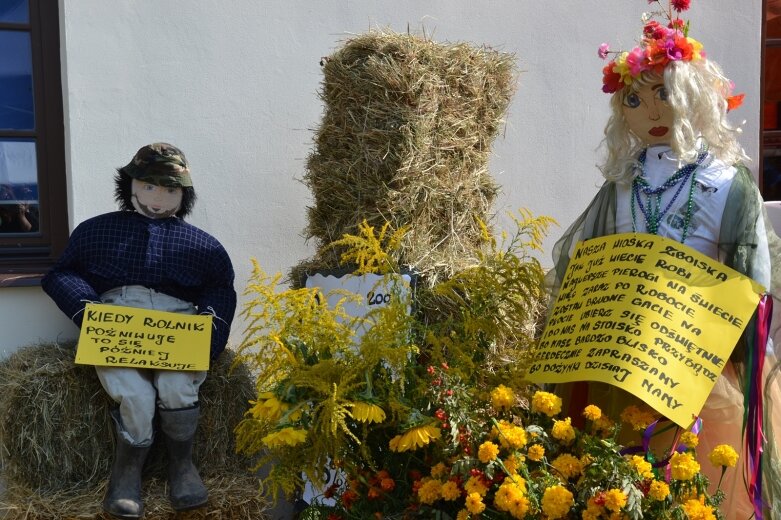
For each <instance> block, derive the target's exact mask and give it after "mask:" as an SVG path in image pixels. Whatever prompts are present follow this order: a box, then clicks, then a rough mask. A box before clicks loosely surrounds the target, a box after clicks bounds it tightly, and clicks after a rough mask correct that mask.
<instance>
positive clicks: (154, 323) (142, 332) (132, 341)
mask: <svg viewBox="0 0 781 520" xmlns="http://www.w3.org/2000/svg"><path fill="white" fill-rule="evenodd" d="M211 334H212V317H211V316H210V315H200V314H198V315H195V314H179V313H175V312H163V311H154V310H149V309H138V308H135V307H122V306H119V305H108V304H101V303H99V304H93V303H88V304H87V307H86V309H85V310H84V321H83V322H82V324H81V334H80V335H79V343H78V346H77V350H76V363H77V364H81V365H99V366H110V367H133V368H151V369H155V370H208V369H209V350H210V346H211Z"/></svg>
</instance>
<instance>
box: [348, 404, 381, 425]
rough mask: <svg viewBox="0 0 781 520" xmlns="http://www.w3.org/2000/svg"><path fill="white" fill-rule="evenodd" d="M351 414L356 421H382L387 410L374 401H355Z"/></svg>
mask: <svg viewBox="0 0 781 520" xmlns="http://www.w3.org/2000/svg"><path fill="white" fill-rule="evenodd" d="M350 415H352V416H353V419H355V420H356V421H359V422H365V423H381V422H383V421H384V420H385V410H383V409H382V408H380V407H379V406H377V405H376V404H372V403H362V402H359V403H353V405H352V411H351V412H350Z"/></svg>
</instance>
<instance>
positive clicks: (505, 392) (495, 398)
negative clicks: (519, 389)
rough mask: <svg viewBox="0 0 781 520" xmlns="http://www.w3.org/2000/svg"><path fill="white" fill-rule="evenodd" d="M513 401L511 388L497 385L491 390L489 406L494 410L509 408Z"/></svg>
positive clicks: (513, 396) (513, 395) (513, 394)
mask: <svg viewBox="0 0 781 520" xmlns="http://www.w3.org/2000/svg"><path fill="white" fill-rule="evenodd" d="M514 402H515V393H514V392H513V389H512V388H508V387H506V386H504V385H499V386H497V387H496V388H494V389H493V390H491V406H493V407H494V410H496V411H502V410H509V409H510V408H511V407H512V405H513V403H514Z"/></svg>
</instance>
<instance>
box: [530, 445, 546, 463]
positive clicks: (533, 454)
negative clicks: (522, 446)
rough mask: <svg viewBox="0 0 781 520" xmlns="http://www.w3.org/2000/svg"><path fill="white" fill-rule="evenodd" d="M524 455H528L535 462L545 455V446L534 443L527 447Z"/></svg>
mask: <svg viewBox="0 0 781 520" xmlns="http://www.w3.org/2000/svg"><path fill="white" fill-rule="evenodd" d="M526 456H527V457H529V459H530V460H533V461H535V462H537V461H539V460H540V459H542V458H543V457H544V456H545V448H544V447H543V446H542V445H541V444H534V445H533V446H530V447H529V451H527V452H526Z"/></svg>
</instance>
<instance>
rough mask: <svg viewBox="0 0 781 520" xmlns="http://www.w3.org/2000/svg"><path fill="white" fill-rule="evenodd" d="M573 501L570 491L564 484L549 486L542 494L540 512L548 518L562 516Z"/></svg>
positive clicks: (552, 519) (551, 519) (567, 511)
mask: <svg viewBox="0 0 781 520" xmlns="http://www.w3.org/2000/svg"><path fill="white" fill-rule="evenodd" d="M574 503H575V500H574V497H573V496H572V493H570V491H569V490H568V489H567V488H565V487H564V486H559V485H556V486H551V487H549V488H547V489H546V490H545V492H544V493H543V495H542V512H543V513H545V514H546V515H548V518H549V519H550V520H554V519H556V518H563V517H565V516H566V515H567V513H569V510H570V508H571V507H572V504H574Z"/></svg>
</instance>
